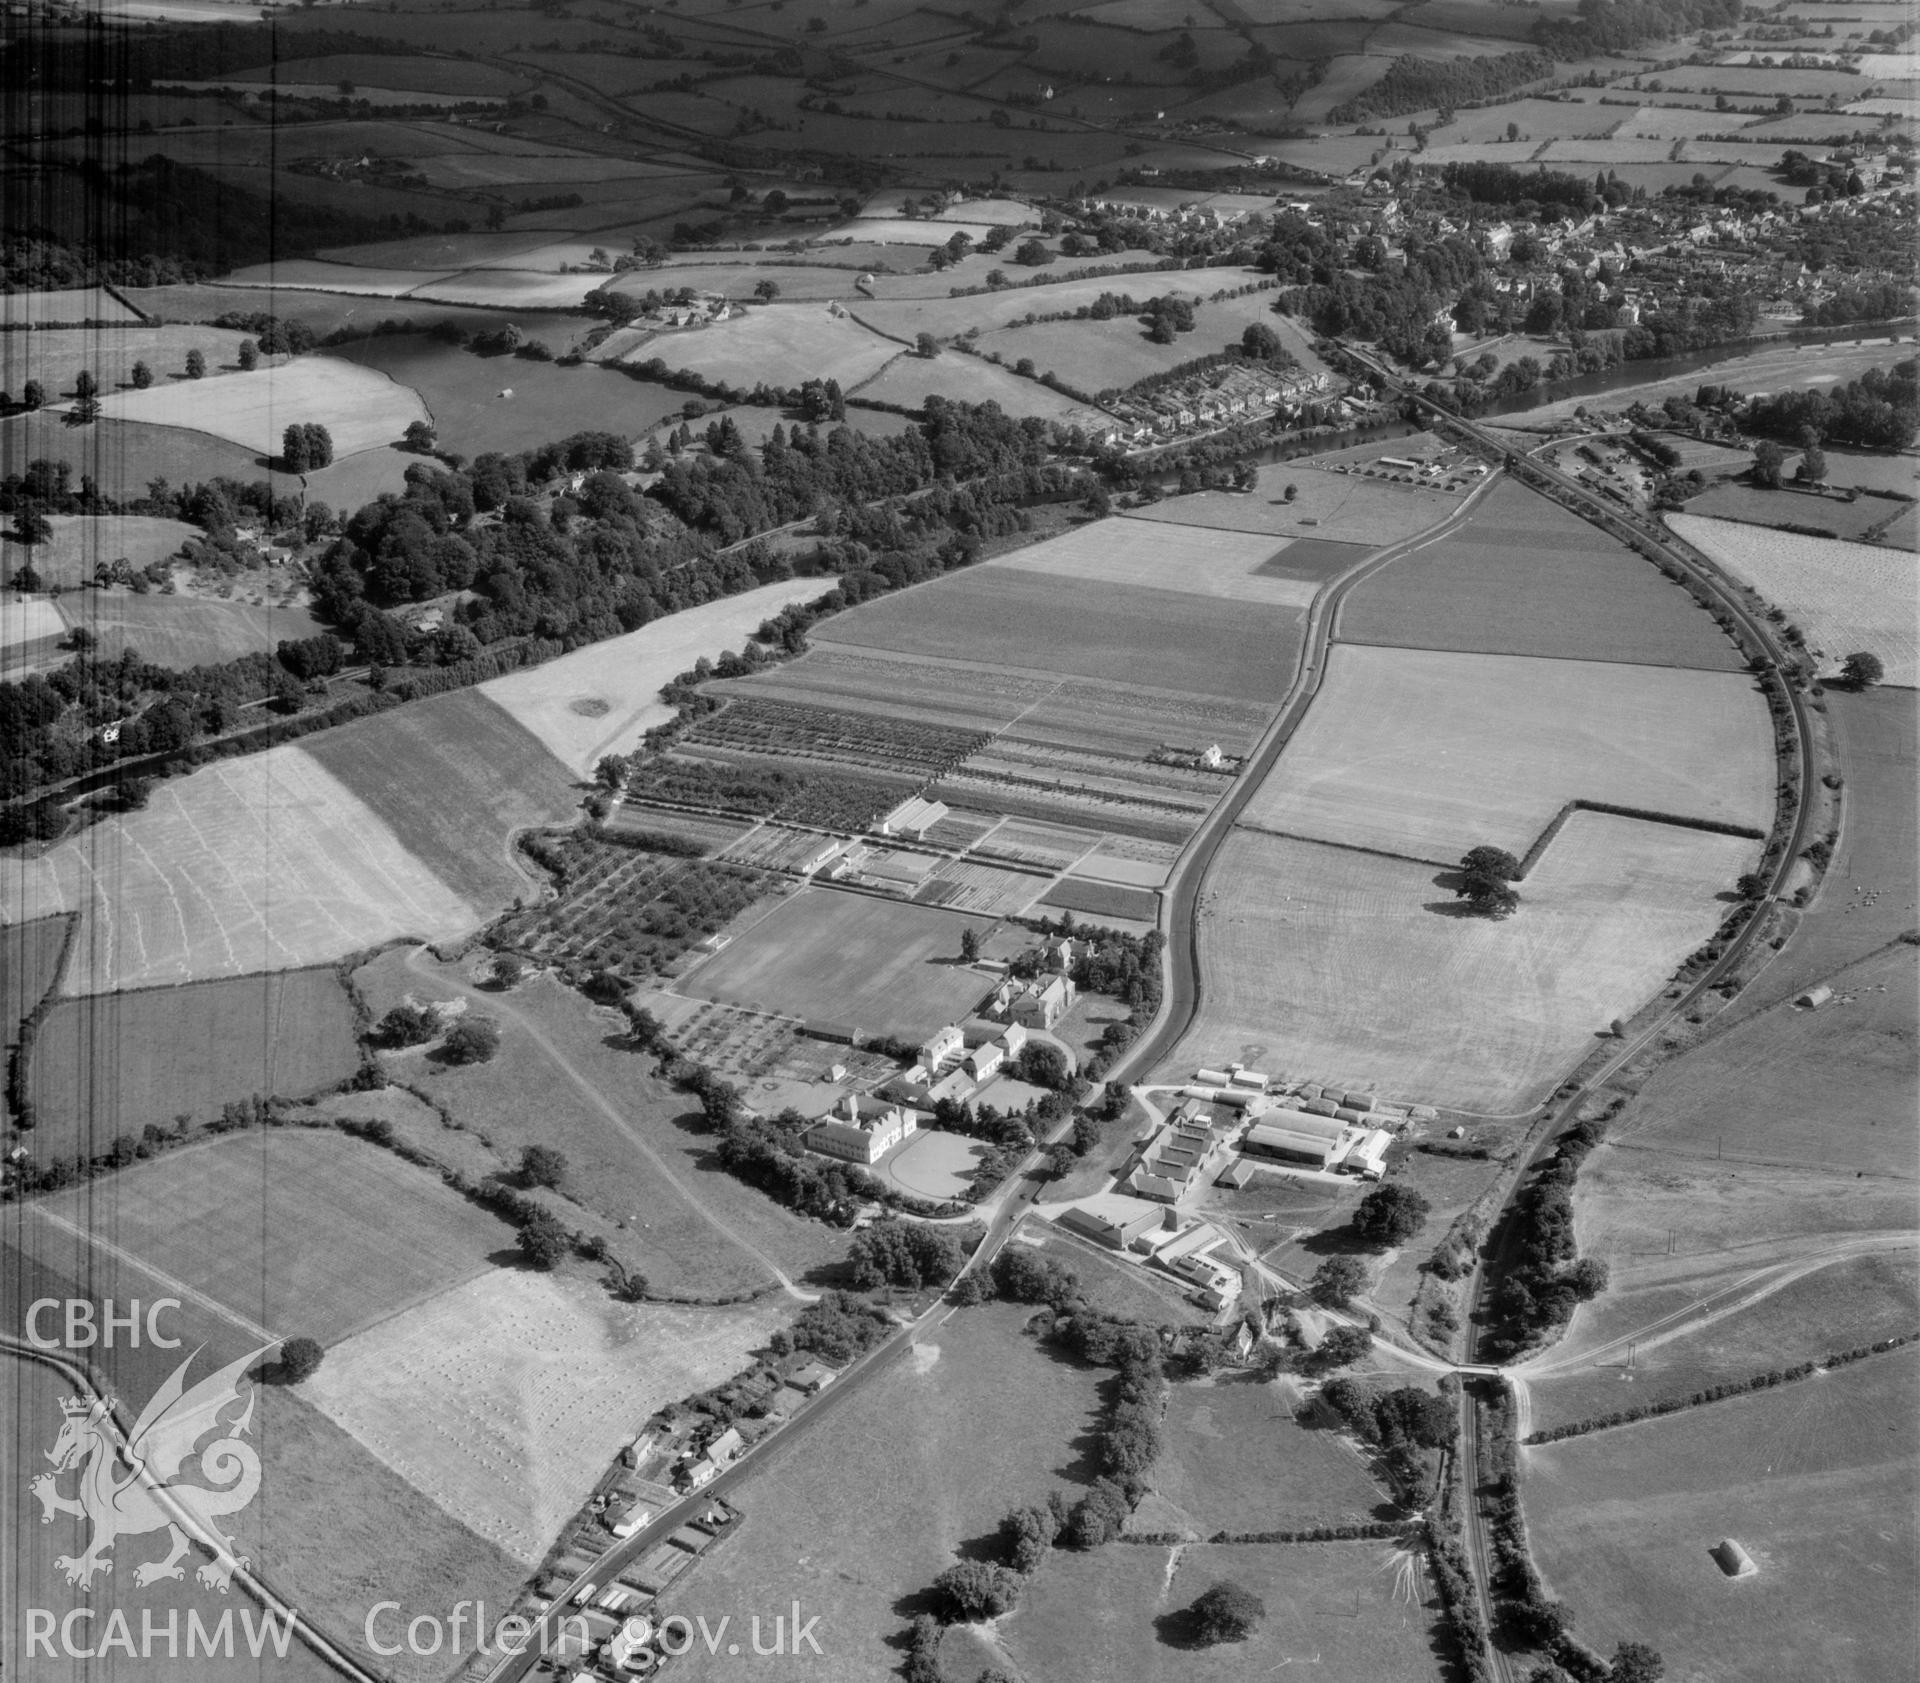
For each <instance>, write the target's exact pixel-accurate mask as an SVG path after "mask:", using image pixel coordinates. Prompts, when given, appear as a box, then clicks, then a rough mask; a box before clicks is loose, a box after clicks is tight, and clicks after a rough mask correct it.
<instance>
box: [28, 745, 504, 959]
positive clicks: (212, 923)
mask: <svg viewBox="0 0 1920 1683" xmlns="http://www.w3.org/2000/svg"><path fill="white" fill-rule="evenodd" d="M7 891H8V892H7V905H8V908H9V910H10V911H11V913H12V915H13V916H14V917H15V918H16V919H18V920H21V921H25V920H28V919H31V918H34V917H42V916H45V915H46V914H47V913H49V912H55V911H73V910H78V911H79V912H81V913H82V915H83V919H84V921H83V923H82V926H81V930H80V937H79V940H78V941H77V942H76V943H75V946H74V951H73V958H72V962H71V963H70V964H69V965H68V967H67V975H66V978H65V981H64V983H63V987H62V991H63V992H65V993H69V994H89V993H100V992H104V991H107V990H109V989H115V988H133V987H143V986H149V985H152V984H155V983H161V982H186V981H198V980H201V979H203V978H207V977H213V976H235V975H241V974H244V973H246V972H248V971H253V970H290V969H298V968H300V967H301V966H303V965H309V964H318V963H324V962H326V961H328V960H330V959H335V958H338V957H340V956H342V955H343V954H345V953H349V952H352V951H354V950H355V949H357V948H360V947H364V946H367V945H370V944H371V943H373V942H376V941H383V940H387V939H390V938H391V937H393V936H395V935H400V934H415V935H421V936H432V937H442V938H443V937H446V936H449V935H455V934H461V933H464V932H465V931H466V930H469V929H471V928H473V927H474V926H475V925H476V924H477V923H479V922H480V921H481V920H480V917H479V915H478V914H477V913H476V912H475V911H474V910H473V909H472V908H471V907H470V906H469V905H468V904H467V903H466V902H465V901H464V900H462V899H460V898H459V897H458V896H457V895H455V894H454V893H453V892H452V890H451V889H449V888H448V887H447V886H446V885H445V884H443V883H442V882H440V881H439V879H438V878H436V877H435V876H433V874H432V873H431V872H430V871H428V870H427V868H426V867H425V866H424V865H422V864H421V863H420V862H419V861H418V860H416V859H415V858H414V857H413V856H412V855H411V854H410V853H408V852H407V851H406V850H405V849H404V848H403V847H402V846H401V845H400V843H399V842H398V841H397V840H396V839H395V837H394V835H393V832H392V831H391V830H389V829H388V828H387V826H386V825H385V824H383V823H381V821H380V820H379V819H378V818H376V817H375V816H374V814H373V813H372V812H371V811H370V810H369V809H368V808H367V806H366V805H365V804H364V803H362V802H361V801H359V800H358V799H356V798H355V797H354V796H353V795H352V794H350V793H349V792H348V790H347V789H346V788H345V787H344V785H342V784H341V783H340V782H339V781H338V780H337V779H335V778H334V777H333V776H332V775H331V774H330V773H329V772H327V771H326V770H325V769H324V768H322V767H321V765H320V764H319V762H318V761H316V760H314V759H312V758H311V757H310V756H309V755H307V754H306V753H304V752H303V751H302V750H300V749H298V748H290V747H287V748H272V749H268V750H267V751H266V752H264V753H259V754H249V755H247V756H245V757H244V758H241V759H237V760H227V761H221V762H217V763H215V764H213V765H211V766H208V767H206V768H204V769H203V770H200V771H197V772H194V773H192V774H191V775H190V776H187V777H183V778H176V779H174V780H172V781H169V782H166V783H163V784H161V785H160V786H159V787H158V788H157V789H156V790H155V791H154V794H153V799H152V802H151V804H150V805H149V806H148V807H147V808H146V809H145V810H144V811H141V812H135V813H128V814H125V815H123V816H118V817H114V818H109V819H106V820H105V821H103V822H102V823H99V824H96V825H94V826H93V827H92V828H91V829H88V830H86V831H84V832H83V833H81V834H80V835H78V836H75V837H73V838H72V839H70V840H68V841H64V842H61V843H60V844H59V845H58V846H56V847H54V848H53V849H52V850H51V851H50V852H48V853H45V854H43V855H41V856H40V857H38V858H34V859H26V858H22V859H18V860H15V861H13V862H12V863H11V864H10V865H9V867H8V871H7Z"/></svg>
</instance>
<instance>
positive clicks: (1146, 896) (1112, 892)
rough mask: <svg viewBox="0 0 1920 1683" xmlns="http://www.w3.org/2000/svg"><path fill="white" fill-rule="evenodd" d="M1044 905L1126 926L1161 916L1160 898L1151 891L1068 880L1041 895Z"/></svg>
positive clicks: (1075, 878) (1152, 920)
mask: <svg viewBox="0 0 1920 1683" xmlns="http://www.w3.org/2000/svg"><path fill="white" fill-rule="evenodd" d="M1041 904H1042V905H1044V906H1049V907H1052V908H1054V909H1056V910H1060V909H1064V910H1066V911H1070V912H1075V913H1078V914H1079V915H1080V916H1082V917H1085V918H1091V919H1093V920H1094V921H1095V922H1096V923H1097V922H1100V921H1101V920H1103V919H1110V918H1117V919H1119V920H1120V921H1121V922H1123V923H1148V924H1150V923H1152V922H1154V921H1155V919H1156V917H1157V916H1158V915H1159V911H1160V896H1159V895H1157V894H1155V893H1154V892H1153V891H1152V890H1151V889H1145V888H1128V887H1125V886H1123V885H1121V884H1119V883H1108V882H1087V881H1084V880H1082V879H1081V878H1078V877H1065V878H1062V879H1061V880H1060V881H1059V882H1057V883H1055V884H1054V885H1053V887H1052V888H1050V889H1048V890H1047V892H1046V893H1045V894H1044V895H1042V896H1041Z"/></svg>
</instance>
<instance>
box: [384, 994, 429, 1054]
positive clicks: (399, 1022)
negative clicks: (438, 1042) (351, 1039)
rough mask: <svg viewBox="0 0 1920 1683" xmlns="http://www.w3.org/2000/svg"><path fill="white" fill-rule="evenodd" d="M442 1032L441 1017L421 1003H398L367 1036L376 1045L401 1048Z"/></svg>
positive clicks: (422, 1041) (422, 1042) (420, 1042)
mask: <svg viewBox="0 0 1920 1683" xmlns="http://www.w3.org/2000/svg"><path fill="white" fill-rule="evenodd" d="M439 1032H440V1019H439V1018H438V1017H437V1016H435V1014H434V1013H433V1012H432V1011H429V1010H427V1009H426V1008H425V1007H424V1006H419V1005H406V1004H401V1005H396V1006H394V1007H393V1008H392V1009H391V1010H390V1011H388V1012H387V1014H386V1015H385V1016H384V1017H382V1018H381V1019H380V1021H379V1022H378V1023H376V1024H375V1025H374V1028H373V1032H372V1033H371V1034H369V1035H368V1036H367V1038H368V1039H369V1040H370V1041H372V1042H373V1044H374V1045H376V1046H384V1047H387V1048H389V1049H391V1050H396V1051H397V1050H399V1049H401V1048H403V1047H407V1046H419V1045H422V1044H424V1043H425V1042H426V1041H429V1040H431V1039H432V1038H433V1037H434V1036H435V1035H436V1034H438V1033H439Z"/></svg>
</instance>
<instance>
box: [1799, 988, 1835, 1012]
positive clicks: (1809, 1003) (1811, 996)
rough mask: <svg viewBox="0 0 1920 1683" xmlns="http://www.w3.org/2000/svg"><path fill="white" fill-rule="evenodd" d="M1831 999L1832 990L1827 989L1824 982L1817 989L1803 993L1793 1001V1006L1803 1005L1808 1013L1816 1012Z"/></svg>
mask: <svg viewBox="0 0 1920 1683" xmlns="http://www.w3.org/2000/svg"><path fill="white" fill-rule="evenodd" d="M1832 998H1833V989H1832V988H1830V987H1828V986H1827V984H1826V983H1825V982H1822V983H1821V984H1820V985H1819V986H1818V987H1817V988H1808V989H1807V991H1806V992H1805V993H1803V994H1802V995H1801V996H1800V997H1799V998H1798V999H1796V1000H1795V1001H1794V1004H1795V1005H1804V1006H1805V1007H1806V1008H1807V1009H1808V1010H1809V1011H1817V1010H1819V1009H1820V1007H1821V1006H1823V1005H1825V1004H1826V1003H1827V1001H1828V1000H1830V999H1832Z"/></svg>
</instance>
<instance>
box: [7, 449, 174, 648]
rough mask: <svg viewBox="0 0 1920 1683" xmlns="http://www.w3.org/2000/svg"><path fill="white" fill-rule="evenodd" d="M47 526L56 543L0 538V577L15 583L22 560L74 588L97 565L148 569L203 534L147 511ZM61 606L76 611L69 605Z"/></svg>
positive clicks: (53, 521) (68, 517)
mask: <svg viewBox="0 0 1920 1683" xmlns="http://www.w3.org/2000/svg"><path fill="white" fill-rule="evenodd" d="M0 436H3V435H0ZM24 465H25V464H24V463H23V464H22V466H24ZM47 524H48V525H49V526H51V527H52V528H53V539H52V541H51V542H50V543H44V544H35V545H34V546H33V547H32V550H31V552H29V549H28V546H27V545H25V544H23V543H17V542H15V541H14V539H13V537H12V536H11V535H8V536H5V537H0V578H3V579H4V580H5V581H6V582H7V583H9V584H10V583H12V581H13V575H14V573H15V572H16V571H17V570H18V569H19V567H20V566H21V564H22V563H24V562H26V561H28V560H31V561H32V563H33V570H34V571H35V572H36V573H38V574H39V575H40V579H41V582H42V583H43V584H45V585H59V586H60V587H61V588H62V589H64V590H72V589H75V588H77V587H78V586H79V585H81V584H83V583H84V582H85V581H87V580H88V579H91V578H92V577H93V570H94V568H95V567H97V566H99V565H100V563H101V562H103V561H109V562H111V561H116V560H120V559H122V558H124V559H125V560H127V561H128V562H130V563H131V564H132V565H133V566H135V567H145V566H147V565H148V564H149V563H150V562H154V561H164V560H166V558H167V557H168V556H170V555H173V554H175V553H176V552H177V551H178V550H179V548H180V546H181V545H182V544H183V543H185V542H186V541H187V539H188V538H197V537H200V536H201V535H202V533H201V531H200V528H199V527H198V526H189V525H188V524H187V523H186V522H185V521H184V520H160V519H155V518H153V517H151V516H148V515H144V514H97V515H87V514H55V515H50V516H49V517H48V520H47ZM94 599H95V598H88V600H89V601H92V600H94ZM146 599H147V598H144V597H143V598H141V600H143V601H144V600H146ZM98 600H101V601H103V602H112V601H117V600H118V598H116V597H113V596H102V597H100V598H98ZM63 605H64V606H65V607H66V608H67V609H68V610H69V611H71V610H72V604H71V603H66V604H63Z"/></svg>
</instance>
